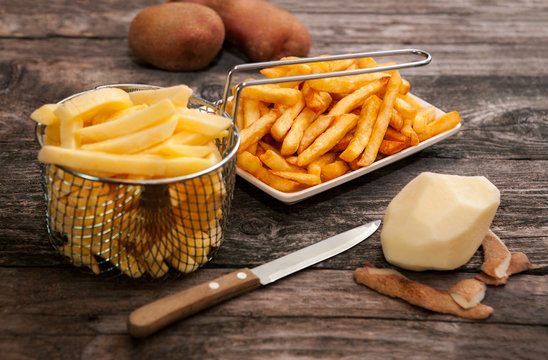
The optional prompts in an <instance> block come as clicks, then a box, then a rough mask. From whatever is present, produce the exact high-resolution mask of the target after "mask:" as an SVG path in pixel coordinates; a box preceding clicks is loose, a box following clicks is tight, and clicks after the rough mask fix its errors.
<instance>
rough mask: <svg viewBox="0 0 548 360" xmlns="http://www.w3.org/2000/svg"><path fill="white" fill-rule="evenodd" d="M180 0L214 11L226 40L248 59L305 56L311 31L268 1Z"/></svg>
mask: <svg viewBox="0 0 548 360" xmlns="http://www.w3.org/2000/svg"><path fill="white" fill-rule="evenodd" d="M176 1H177V0H176ZM179 1H183V2H193V3H198V4H203V5H206V6H209V7H210V8H212V9H213V10H215V11H216V12H217V13H218V14H219V15H220V16H221V18H222V19H223V22H224V25H225V28H226V39H227V41H228V42H230V43H231V44H233V45H234V46H236V47H237V48H238V49H239V50H240V51H242V52H243V53H244V55H246V56H247V57H248V58H249V59H250V60H251V61H268V60H278V59H280V58H282V57H286V56H299V57H304V56H307V55H308V51H309V49H310V34H309V33H308V30H307V29H306V27H305V26H304V25H303V24H302V23H301V22H300V21H299V20H298V19H297V18H296V17H295V16H293V15H292V14H291V13H289V12H288V11H286V10H284V9H282V8H280V7H278V6H276V5H273V4H271V3H269V2H267V1H263V0H179Z"/></svg>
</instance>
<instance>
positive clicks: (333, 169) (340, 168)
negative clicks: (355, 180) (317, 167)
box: [322, 160, 350, 181]
mask: <svg viewBox="0 0 548 360" xmlns="http://www.w3.org/2000/svg"><path fill="white" fill-rule="evenodd" d="M349 169H350V167H349V166H348V164H347V163H346V162H345V161H343V160H336V161H334V162H332V163H329V164H326V165H324V166H322V177H323V180H324V181H329V180H333V179H335V178H338V177H339V176H341V175H344V174H346V172H347V171H348V170H349Z"/></svg>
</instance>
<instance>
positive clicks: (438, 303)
mask: <svg viewBox="0 0 548 360" xmlns="http://www.w3.org/2000/svg"><path fill="white" fill-rule="evenodd" d="M354 278H355V279H356V281H357V282H358V283H360V284H363V285H365V286H367V287H369V288H371V289H373V290H375V291H377V292H379V293H381V294H384V295H388V296H390V297H396V298H400V299H403V300H405V301H407V302H408V303H410V304H412V305H416V306H420V307H422V308H425V309H428V310H432V311H436V312H439V313H444V314H452V315H457V316H460V317H463V318H467V319H486V318H487V317H489V316H490V315H491V314H492V313H493V311H494V310H493V308H492V307H490V306H487V305H483V304H478V305H476V306H474V307H472V308H470V309H463V308H461V307H460V306H459V305H458V304H457V303H456V302H455V301H454V300H453V298H452V297H451V295H449V292H447V291H444V290H439V289H435V288H433V287H430V286H428V285H425V284H422V283H419V282H416V281H413V280H409V279H408V278H406V277H405V276H403V275H402V274H400V273H399V272H397V271H396V270H392V269H379V268H376V267H374V266H373V265H371V264H365V267H362V268H358V269H356V270H355V271H354Z"/></svg>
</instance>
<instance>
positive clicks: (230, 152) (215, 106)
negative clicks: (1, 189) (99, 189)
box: [35, 84, 240, 186]
mask: <svg viewBox="0 0 548 360" xmlns="http://www.w3.org/2000/svg"><path fill="white" fill-rule="evenodd" d="M107 87H115V88H120V89H122V90H125V91H127V90H128V89H132V88H133V89H138V88H141V90H148V89H161V88H163V87H162V86H156V85H147V84H110V85H101V86H97V87H95V88H94V89H89V90H84V91H81V92H78V93H76V94H73V95H70V96H68V97H66V98H64V99H62V100H60V101H58V102H57V104H62V103H63V102H65V101H68V100H70V99H72V98H73V97H76V96H78V95H82V94H85V93H88V92H91V91H94V90H97V89H101V88H107ZM190 100H192V101H194V102H196V103H198V104H200V105H202V106H204V107H208V108H210V109H212V110H214V111H215V112H217V113H219V112H220V107H219V104H220V102H219V101H218V102H217V103H212V102H210V101H207V100H205V99H202V98H200V97H198V96H194V95H191V96H190ZM221 116H223V117H226V118H228V119H231V117H230V115H229V114H228V113H227V112H226V111H225V112H223V113H222V114H221ZM45 128H46V126H45V125H42V124H39V123H37V124H36V127H35V136H36V140H37V142H38V144H39V145H40V148H42V147H43V146H44V144H43V142H42V136H43V132H44V130H45ZM228 136H229V137H230V136H232V137H233V138H234V142H233V144H232V147H229V148H228V149H227V150H226V151H225V154H226V155H225V156H223V159H222V160H221V161H219V162H218V163H217V164H215V165H213V166H210V167H208V168H206V169H204V170H201V171H198V172H194V173H192V174H188V175H183V176H177V177H169V178H161V179H149V180H129V179H113V178H108V177H102V176H96V175H91V174H88V173H85V172H81V171H78V170H75V169H72V168H69V167H66V166H61V165H57V164H45V163H43V165H53V166H56V167H58V168H60V169H62V170H63V171H65V172H68V173H70V174H71V175H75V176H78V177H81V178H84V179H87V180H91V181H100V182H106V183H111V184H123V185H139V186H146V185H162V184H170V183H175V182H180V181H187V180H192V179H195V178H198V177H201V176H204V175H206V174H209V173H211V172H214V171H217V170H218V169H219V168H222V167H224V166H225V165H226V164H227V163H228V162H230V161H231V160H232V159H233V158H234V157H235V156H236V153H237V151H238V147H239V146H240V133H239V132H238V128H237V127H236V124H234V122H232V126H231V131H230V134H229V135H228Z"/></svg>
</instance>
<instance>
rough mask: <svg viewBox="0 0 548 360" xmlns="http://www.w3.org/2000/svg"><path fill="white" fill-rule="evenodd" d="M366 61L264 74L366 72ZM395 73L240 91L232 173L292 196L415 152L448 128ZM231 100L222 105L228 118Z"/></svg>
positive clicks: (450, 121)
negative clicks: (414, 148) (236, 170)
mask: <svg viewBox="0 0 548 360" xmlns="http://www.w3.org/2000/svg"><path fill="white" fill-rule="evenodd" d="M382 65H388V64H381V65H378V64H377V63H376V62H375V61H374V60H373V59H372V58H361V59H347V60H335V61H325V62H314V63H306V64H294V65H283V66H276V67H272V68H265V69H262V70H261V73H262V74H263V75H264V76H266V77H268V78H279V77H287V76H294V75H307V74H314V73H328V72H335V71H343V70H351V69H359V68H370V67H377V66H382ZM409 89H410V84H409V82H408V81H407V80H405V79H402V78H401V76H400V74H399V72H398V71H390V72H374V73H367V74H359V75H351V76H343V77H331V78H321V79H315V80H307V81H302V82H285V83H277V84H266V85H256V86H250V87H246V88H244V89H243V90H242V91H241V94H240V101H239V106H238V109H236V125H237V126H238V128H239V130H240V136H241V144H240V147H239V150H238V167H239V168H240V169H242V170H244V171H246V172H248V173H250V174H251V175H253V176H255V177H256V178H257V179H259V180H260V181H262V182H264V183H265V184H267V185H269V186H270V187H272V188H274V189H276V190H279V191H282V192H294V191H299V190H302V189H304V188H307V187H310V186H314V185H318V184H321V183H322V182H326V181H329V180H332V179H335V178H337V177H339V176H341V175H343V174H345V173H347V172H349V171H353V170H356V169H359V168H361V167H365V166H369V165H371V164H372V163H373V162H374V161H376V160H378V159H381V158H383V157H386V156H390V155H393V154H396V153H398V152H400V151H402V150H403V149H405V148H408V147H410V146H416V145H418V144H419V143H420V142H421V141H424V140H426V139H429V138H431V137H433V136H435V135H437V134H440V133H442V132H444V131H447V130H449V129H451V128H453V127H455V126H456V125H457V124H458V123H459V122H460V121H461V119H460V116H459V115H458V113H457V112H455V111H453V112H450V113H447V114H445V115H443V116H440V117H436V111H435V108H434V106H426V107H423V106H421V105H420V104H419V102H418V101H417V100H416V99H415V98H414V97H413V96H412V95H411V94H410V93H409ZM233 106H234V101H233V100H232V102H229V103H228V111H229V112H232V111H233Z"/></svg>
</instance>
